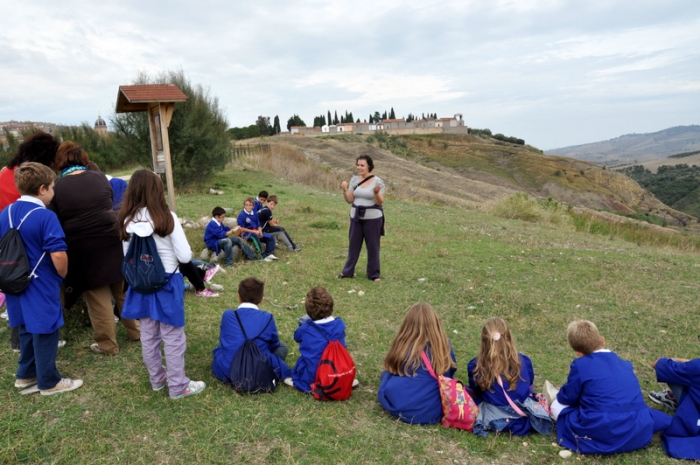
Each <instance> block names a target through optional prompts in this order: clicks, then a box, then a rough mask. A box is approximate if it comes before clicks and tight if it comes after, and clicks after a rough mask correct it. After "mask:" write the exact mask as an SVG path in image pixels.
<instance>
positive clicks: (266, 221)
mask: <svg viewBox="0 0 700 465" xmlns="http://www.w3.org/2000/svg"><path fill="white" fill-rule="evenodd" d="M277 203H278V200H277V196H276V195H271V196H270V197H268V198H267V206H266V207H263V208H261V209H260V211H259V212H258V220H260V224H261V225H262V230H263V232H266V233H268V234H270V235H271V236H272V237H274V238H275V239H276V240H277V242H281V243H282V244H284V245H285V247H287V250H288V251H290V252H301V248H300V247H297V246H296V244H295V243H294V241H293V240H292V238H291V237H290V236H289V233H288V232H287V230H286V229H284V228H283V227H282V226H280V225H279V220H278V219H277V218H273V217H272V211H273V210H274V209H275V207H277Z"/></svg>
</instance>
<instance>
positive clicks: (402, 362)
mask: <svg viewBox="0 0 700 465" xmlns="http://www.w3.org/2000/svg"><path fill="white" fill-rule="evenodd" d="M423 351H425V353H426V355H427V356H428V358H429V359H430V364H431V365H432V367H433V371H435V374H436V375H444V376H449V377H452V376H453V375H454V373H455V371H456V370H457V363H456V361H455V356H454V353H453V352H452V348H451V347H450V341H449V339H447V335H446V334H445V330H444V329H443V327H442V322H441V321H440V317H439V316H438V314H437V313H436V312H435V310H434V309H433V307H431V306H430V304H427V303H417V304H414V305H412V306H410V307H409V308H408V311H407V312H406V316H405V317H404V319H403V323H401V327H400V328H399V332H398V334H397V335H396V338H394V341H393V342H392V343H391V348H390V349H389V353H388V354H387V356H386V358H385V359H384V371H383V372H382V375H381V381H380V383H379V391H378V392H377V398H378V400H379V403H380V404H381V405H382V407H384V409H385V410H386V411H387V412H389V413H390V414H391V415H393V416H394V417H396V418H398V419H399V420H401V421H404V422H406V423H413V424H418V425H428V424H433V423H438V422H440V420H441V419H442V402H441V400H440V390H439V387H438V382H437V380H435V378H433V377H432V376H431V375H430V373H429V372H428V370H426V367H425V365H424V364H423V361H422V357H421V353H422V352H423Z"/></svg>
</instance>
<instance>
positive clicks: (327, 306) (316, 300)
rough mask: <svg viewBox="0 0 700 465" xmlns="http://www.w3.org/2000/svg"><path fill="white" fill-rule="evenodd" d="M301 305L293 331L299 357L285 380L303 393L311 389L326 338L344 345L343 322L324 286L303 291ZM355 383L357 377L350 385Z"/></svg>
mask: <svg viewBox="0 0 700 465" xmlns="http://www.w3.org/2000/svg"><path fill="white" fill-rule="evenodd" d="M304 305H305V307H306V316H305V317H302V318H301V319H300V320H299V327H298V328H297V330H296V331H295V332H294V340H295V341H296V342H298V343H299V358H298V359H297V363H296V365H294V369H293V370H292V376H291V377H290V378H286V379H285V380H284V383H285V384H287V385H288V386H294V387H295V388H297V389H299V390H300V391H302V392H311V384H312V383H314V382H315V381H316V370H317V369H318V364H319V361H320V360H321V355H322V354H323V351H324V350H325V348H326V346H327V345H328V341H329V340H332V341H335V340H337V341H340V343H341V344H342V345H343V347H345V322H343V320H342V319H341V318H336V317H334V316H333V296H331V294H330V293H329V292H328V291H327V290H326V289H325V288H323V287H320V286H316V287H314V288H313V289H311V290H310V291H309V292H308V293H307V294H306V301H305V302H304ZM358 384H359V382H358V381H357V379H355V380H354V381H353V383H352V385H353V387H355V386H357V385H358Z"/></svg>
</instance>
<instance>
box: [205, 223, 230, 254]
mask: <svg viewBox="0 0 700 465" xmlns="http://www.w3.org/2000/svg"><path fill="white" fill-rule="evenodd" d="M230 230H231V228H229V227H228V226H226V225H225V224H222V223H219V222H218V221H216V220H215V219H212V220H211V221H210V222H209V224H207V228H206V229H205V230H204V243H205V244H206V246H207V249H209V250H213V251H214V252H216V254H217V255H218V254H219V252H220V251H221V250H220V249H219V241H220V240H221V239H225V238H226V237H227V236H226V233H227V232H228V231H230Z"/></svg>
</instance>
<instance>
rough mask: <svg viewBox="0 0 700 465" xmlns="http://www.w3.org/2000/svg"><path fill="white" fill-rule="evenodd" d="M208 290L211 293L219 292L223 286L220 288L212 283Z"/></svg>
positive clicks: (219, 285)
mask: <svg viewBox="0 0 700 465" xmlns="http://www.w3.org/2000/svg"><path fill="white" fill-rule="evenodd" d="M209 289H211V290H212V291H216V292H221V291H223V290H224V286H222V285H221V284H214V283H212V284H210V285H209Z"/></svg>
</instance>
